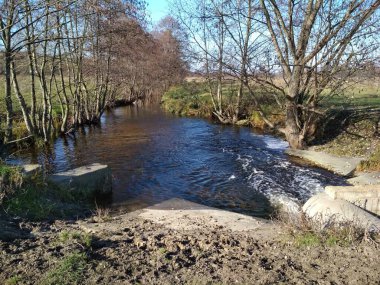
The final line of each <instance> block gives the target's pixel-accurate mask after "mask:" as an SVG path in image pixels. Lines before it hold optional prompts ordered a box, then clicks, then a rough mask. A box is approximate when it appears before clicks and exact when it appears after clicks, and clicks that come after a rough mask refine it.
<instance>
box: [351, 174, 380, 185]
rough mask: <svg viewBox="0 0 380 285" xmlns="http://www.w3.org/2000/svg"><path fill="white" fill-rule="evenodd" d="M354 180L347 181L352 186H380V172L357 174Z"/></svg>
mask: <svg viewBox="0 0 380 285" xmlns="http://www.w3.org/2000/svg"><path fill="white" fill-rule="evenodd" d="M355 176H356V177H354V178H350V179H348V180H347V181H348V182H349V183H350V184H352V185H376V184H380V173H379V172H369V173H366V172H359V173H355Z"/></svg>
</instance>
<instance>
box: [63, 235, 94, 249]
mask: <svg viewBox="0 0 380 285" xmlns="http://www.w3.org/2000/svg"><path fill="white" fill-rule="evenodd" d="M58 242H59V243H63V244H67V243H72V242H76V243H78V244H80V245H82V246H83V247H84V248H90V247H91V244H92V236H91V235H90V234H88V233H84V232H78V231H73V232H69V231H62V232H60V234H59V236H58Z"/></svg>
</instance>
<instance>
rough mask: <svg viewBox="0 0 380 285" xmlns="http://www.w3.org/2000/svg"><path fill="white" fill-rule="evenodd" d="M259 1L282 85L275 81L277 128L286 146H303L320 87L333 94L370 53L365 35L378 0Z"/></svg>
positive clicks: (311, 132) (374, 19) (373, 22)
mask: <svg viewBox="0 0 380 285" xmlns="http://www.w3.org/2000/svg"><path fill="white" fill-rule="evenodd" d="M260 4H261V8H262V11H263V17H264V21H265V24H266V26H267V29H268V36H269V37H270V38H271V42H272V46H273V52H274V54H275V56H276V58H277V62H278V64H279V66H280V67H281V72H282V75H283V84H282V83H281V84H275V87H276V88H277V89H278V90H280V92H281V93H282V94H283V95H284V97H285V98H286V120H285V128H283V129H281V131H282V132H283V133H284V134H285V136H286V138H287V140H288V142H289V144H290V146H291V147H292V148H304V147H305V146H306V144H307V143H308V142H309V141H310V139H312V138H313V135H314V133H315V130H316V123H317V122H318V117H319V114H320V110H318V103H319V102H320V100H321V99H323V95H326V94H324V92H325V93H326V92H327V93H330V94H333V93H335V92H336V91H337V88H339V87H341V86H342V83H344V82H345V80H346V78H348V77H349V76H350V75H351V74H352V73H353V72H354V71H355V70H357V69H358V68H359V67H360V65H361V64H362V63H363V62H364V60H366V58H367V57H368V56H369V55H371V54H373V53H372V52H373V49H374V48H376V46H374V45H373V40H372V39H371V36H374V35H376V33H377V35H378V31H379V26H378V23H376V22H379V18H378V16H379V14H378V9H379V6H380V1H379V0H348V1H333V0H315V1H314V0H303V1H292V0H289V1H276V0H270V1H264V0H260ZM375 15H376V17H375ZM376 25H377V26H376ZM268 83H270V84H273V81H272V82H268Z"/></svg>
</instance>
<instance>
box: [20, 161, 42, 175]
mask: <svg viewBox="0 0 380 285" xmlns="http://www.w3.org/2000/svg"><path fill="white" fill-rule="evenodd" d="M40 171H42V166H41V165H40V164H24V165H22V172H23V173H24V174H25V175H26V176H29V175H34V174H37V173H38V172H40Z"/></svg>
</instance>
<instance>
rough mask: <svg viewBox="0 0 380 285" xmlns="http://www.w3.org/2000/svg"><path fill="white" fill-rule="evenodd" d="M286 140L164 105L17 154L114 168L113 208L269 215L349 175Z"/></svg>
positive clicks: (109, 117) (113, 115) (108, 117)
mask: <svg viewBox="0 0 380 285" xmlns="http://www.w3.org/2000/svg"><path fill="white" fill-rule="evenodd" d="M287 146H288V145H287V143H286V142H284V141H282V140H280V139H278V138H275V137H273V136H270V135H261V134H257V133H255V132H253V131H252V129H250V128H246V127H232V126H223V125H218V124H213V123H211V122H209V121H206V120H202V119H195V118H179V117H174V116H171V115H168V114H165V113H164V112H162V111H161V110H160V109H159V108H137V107H123V108H117V109H115V110H112V111H110V112H108V113H106V114H105V115H104V116H103V118H102V124H101V126H98V127H87V128H83V129H82V130H80V131H79V132H78V133H77V134H76V138H75V139H74V138H66V139H63V138H60V139H58V140H57V141H56V142H55V144H54V146H53V147H52V149H51V150H50V151H49V152H48V153H38V152H35V153H30V152H28V153H25V154H22V153H21V154H17V156H16V157H13V159H18V160H20V161H23V162H25V161H26V162H31V163H37V162H38V163H42V164H44V165H45V166H46V167H48V168H49V170H50V171H51V172H57V171H64V170H68V169H71V168H75V167H79V166H83V165H86V164H90V163H94V162H98V163H102V164H108V165H109V166H110V167H111V169H112V172H113V176H114V182H113V184H114V185H113V194H112V197H111V198H110V201H109V202H110V204H111V206H112V207H114V208H119V209H124V210H133V209H137V208H141V207H145V206H148V205H152V204H154V203H157V202H161V201H164V200H167V199H170V198H174V197H177V198H183V199H187V200H190V201H193V202H198V203H202V204H205V205H209V206H214V207H218V208H222V209H227V210H232V211H236V212H240V213H246V214H249V215H253V216H260V217H267V216H268V215H269V214H270V213H271V211H272V206H271V205H272V204H273V203H271V202H283V203H286V204H288V205H294V204H295V203H300V202H304V201H305V200H306V199H307V198H309V197H310V196H311V195H313V194H315V193H317V192H320V191H322V190H323V188H324V186H325V185H327V184H330V185H337V184H343V183H344V180H343V179H342V178H341V177H339V176H336V175H333V174H331V173H330V172H327V171H325V170H322V169H319V168H316V167H312V166H309V165H306V164H301V163H300V162H297V161H294V160H291V159H290V158H289V157H288V156H287V155H286V154H284V150H285V149H286V148H287Z"/></svg>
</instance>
